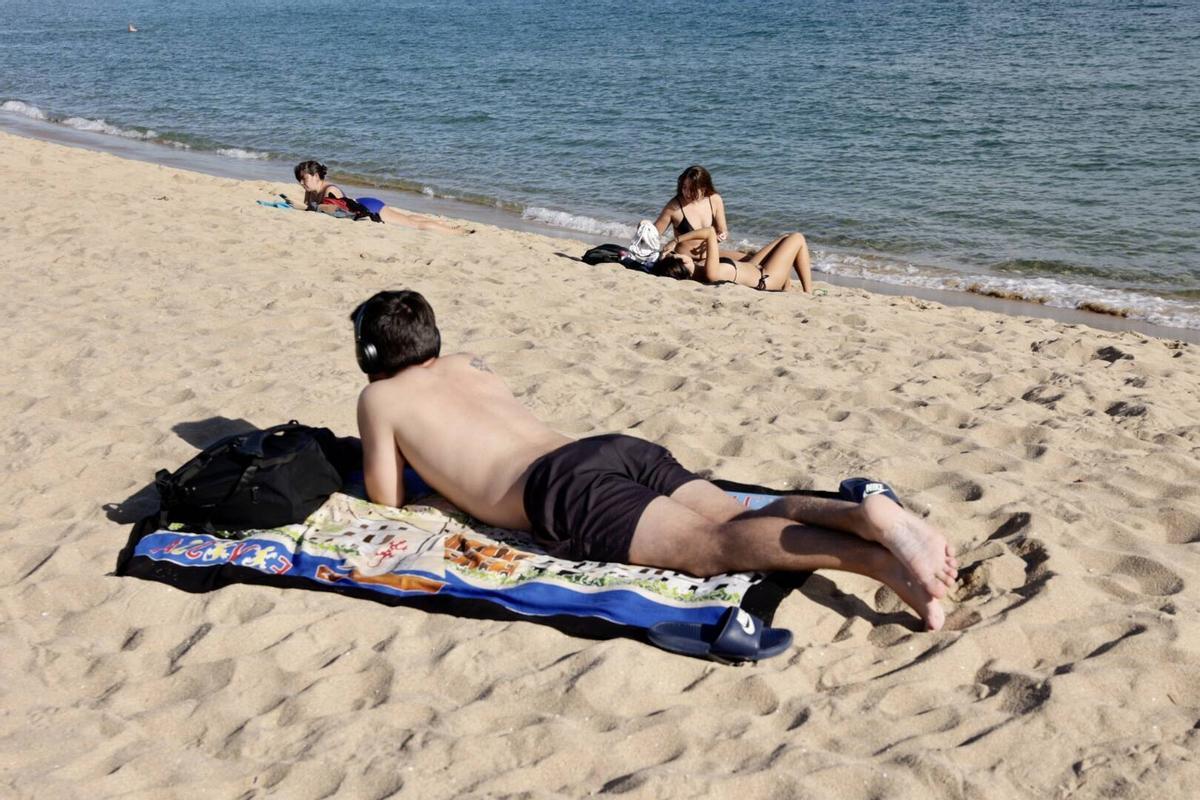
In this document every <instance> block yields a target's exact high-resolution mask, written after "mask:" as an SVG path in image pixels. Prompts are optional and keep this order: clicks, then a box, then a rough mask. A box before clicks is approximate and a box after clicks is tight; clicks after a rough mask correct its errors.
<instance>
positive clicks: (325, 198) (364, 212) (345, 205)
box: [308, 184, 383, 222]
mask: <svg viewBox="0 0 1200 800" xmlns="http://www.w3.org/2000/svg"><path fill="white" fill-rule="evenodd" d="M333 189H337V190H338V191H339V192H342V190H341V189H340V188H339V187H337V186H334V185H333V184H329V185H328V186H326V187H325V191H324V193H323V194H321V196H319V197H318V198H317V199H316V200H310V201H309V203H308V210H309V211H318V210H319V209H320V207H321V206H333V207H334V208H336V209H337V210H338V211H340V212H342V213H344V214H348V215H350V216H352V217H354V219H356V220H359V219H363V218H364V217H366V218H368V219H371V220H372V221H374V222H382V221H383V220H381V219H380V218H379V212H378V211H372V210H371V209H370V208H369V207H367V206H365V205H363V204H362V203H360V202H358V201H357V200H355V199H354V198H352V197H349V196H347V195H346V193H345V192H342V196H341V197H334V196H333V195H331V194H330V193H329V192H330V191H331V190H333ZM364 199H366V200H373V201H375V202H377V203H379V201H378V200H375V198H373V197H368V198H364ZM379 206H380V207H381V208H382V206H383V203H379Z"/></svg>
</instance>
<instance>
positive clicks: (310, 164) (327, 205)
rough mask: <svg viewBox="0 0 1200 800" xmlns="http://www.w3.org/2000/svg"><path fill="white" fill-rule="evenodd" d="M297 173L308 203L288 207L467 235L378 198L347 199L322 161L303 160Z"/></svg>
mask: <svg viewBox="0 0 1200 800" xmlns="http://www.w3.org/2000/svg"><path fill="white" fill-rule="evenodd" d="M293 173H294V174H295V176H296V182H297V183H299V184H300V185H301V186H302V187H304V202H303V203H302V204H299V205H298V204H296V203H293V202H292V201H291V200H288V204H289V205H291V206H292V208H301V209H304V210H307V211H323V212H325V213H327V214H336V213H337V212H339V211H344V212H346V213H348V214H352V215H354V218H355V219H359V218H361V217H371V219H377V221H378V222H390V223H392V224H395V225H407V226H408V227H410V228H417V229H418V230H423V231H441V232H442V233H459V234H461V233H464V231H462V230H460V229H458V228H455V227H453V226H450V225H446V224H445V223H442V222H438V221H437V220H435V219H430V218H429V217H425V216H422V215H419V214H410V213H408V212H406V211H401V210H400V209H398V208H393V207H392V206H389V205H386V204H385V203H384V202H383V201H382V200H380V199H378V198H375V197H359V198H357V199H355V198H351V197H347V196H346V193H345V192H343V191H342V190H341V189H339V188H338V187H337V186H335V185H334V184H332V183H330V182H329V181H327V180H326V179H325V176H326V174H328V170H327V169H326V167H325V165H324V164H322V163H320V162H319V161H301V162H300V163H299V164H297V165H296V167H295V169H294V170H293ZM284 199H285V200H286V199H287V198H286V197H285V198H284Z"/></svg>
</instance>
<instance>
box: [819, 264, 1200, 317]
mask: <svg viewBox="0 0 1200 800" xmlns="http://www.w3.org/2000/svg"><path fill="white" fill-rule="evenodd" d="M813 269H814V270H816V271H818V272H825V273H828V274H831V275H844V276H847V277H852V278H861V279H863V280H870V281H879V282H880V283H889V284H892V285H894V286H911V287H914V288H922V289H940V290H945V291H954V292H967V291H969V292H973V293H976V294H981V295H992V296H998V297H1006V298H1021V299H1025V300H1029V301H1031V302H1035V303H1041V304H1042V305H1045V306H1049V307H1051V308H1069V309H1080V308H1082V309H1085V310H1089V309H1090V310H1098V309H1107V310H1108V312H1109V313H1113V314H1115V315H1118V316H1128V317H1130V318H1132V319H1140V320H1145V321H1146V322H1150V323H1153V324H1155V325H1164V326H1167V327H1172V328H1193V329H1200V303H1195V302H1188V301H1184V300H1175V299H1172V298H1168V297H1160V296H1158V295H1154V294H1150V293H1148V292H1140V291H1133V290H1124V289H1109V288H1104V287H1099V286H1088V285H1086V284H1082V283H1071V282H1067V281H1061V280H1056V279H1054V278H1045V277H1032V276H1026V277H1014V276H1011V275H1003V276H1002V275H986V274H969V273H959V272H950V271H948V270H939V269H934V268H929V267H917V266H915V265H913V264H907V263H904V262H900V261H889V260H887V259H882V258H874V257H862V256H854V255H846V254H838V253H834V254H830V253H814V259H813Z"/></svg>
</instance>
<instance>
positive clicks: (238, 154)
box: [217, 147, 271, 161]
mask: <svg viewBox="0 0 1200 800" xmlns="http://www.w3.org/2000/svg"><path fill="white" fill-rule="evenodd" d="M217 154H218V155H222V156H226V157H228V158H240V159H245V160H248V161H261V160H262V159H264V158H270V157H271V155H270V154H269V153H260V152H258V151H256V150H243V149H242V148H240V147H221V148H218V149H217Z"/></svg>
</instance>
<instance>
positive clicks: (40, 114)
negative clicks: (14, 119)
mask: <svg viewBox="0 0 1200 800" xmlns="http://www.w3.org/2000/svg"><path fill="white" fill-rule="evenodd" d="M0 111H7V112H9V113H11V114H20V115H21V116H23V117H29V118H30V119H41V120H44V119H46V112H45V111H42V110H41V109H40V108H38V107H37V106H31V105H30V104H29V103H23V102H21V101H20V100H5V101H4V104H3V105H0Z"/></svg>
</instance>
